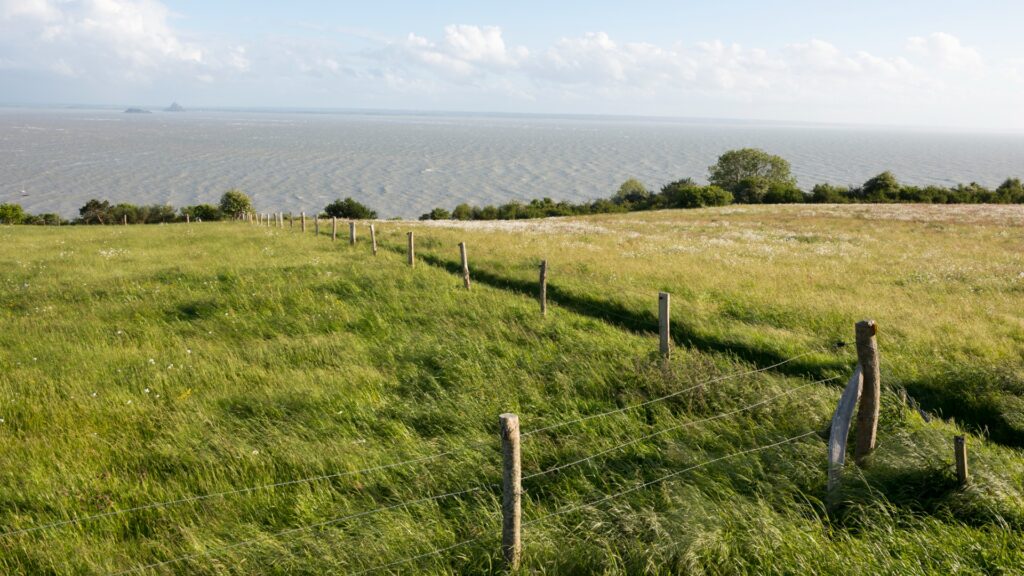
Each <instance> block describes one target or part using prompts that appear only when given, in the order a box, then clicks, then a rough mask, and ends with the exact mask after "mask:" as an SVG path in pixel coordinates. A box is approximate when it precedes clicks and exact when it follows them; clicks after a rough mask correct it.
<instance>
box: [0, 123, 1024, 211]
mask: <svg viewBox="0 0 1024 576" xmlns="http://www.w3.org/2000/svg"><path fill="white" fill-rule="evenodd" d="M745 146H754V147H760V148H764V149H766V150H769V151H771V152H774V153H776V154H781V155H782V156H784V157H785V158H787V159H788V160H789V161H790V162H791V163H792V165H793V170H794V172H795V173H796V175H797V177H798V179H799V183H800V185H801V186H803V187H805V188H810V187H811V186H813V185H814V184H816V183H818V182H823V181H828V182H833V183H837V184H851V183H860V182H863V181H864V180H866V179H867V178H869V177H871V176H873V175H874V174H877V173H878V172H881V171H882V170H885V169H891V170H893V171H894V172H895V173H896V175H897V176H898V177H899V178H900V179H901V180H903V181H905V182H910V183H918V184H927V183H938V184H950V183H956V182H970V181H977V182H980V183H982V184H986V185H989V186H995V185H998V184H999V182H1001V181H1002V180H1003V179H1005V178H1006V177H1008V176H1022V177H1024V135H1020V134H968V133H951V132H926V131H911V130H890V129H867V128H863V129H861V128H850V127H829V126H807V125H803V126H793V125H773V124H753V123H730V122H703V121H684V120H649V121H647V120H635V119H594V118H554V117H538V116H499V117H489V116H456V115H413V114H390V115H389V114H365V113H323V114H320V113H318V114H313V113H284V112H181V113H162V112H154V113H152V114H125V113H123V112H121V111H106V110H99V111H97V110H25V109H0V202H18V203H20V204H21V205H22V206H24V207H25V208H26V209H27V210H29V211H31V212H49V211H58V212H61V213H63V214H64V215H66V216H71V215H74V214H76V213H77V209H78V207H79V206H81V205H82V204H84V203H85V201H86V200H88V199H89V198H92V197H97V198H105V199H109V200H112V201H128V202H135V203H165V202H169V203H171V204H174V205H176V206H181V205H185V204H194V203H198V202H214V201H216V199H217V198H218V197H219V195H220V193H221V192H223V191H224V190H226V189H228V188H232V187H238V188H241V189H243V190H245V191H246V192H248V193H250V194H251V195H252V196H253V198H254V199H255V201H256V204H257V207H258V208H259V209H261V210H264V211H279V210H281V211H288V210H292V211H300V210H305V211H307V212H308V211H312V210H314V209H319V208H322V207H323V206H324V204H326V203H327V202H328V201H330V200H331V199H334V198H338V197H344V196H352V197H354V198H356V199H357V200H360V201H362V202H365V203H367V204H369V205H370V206H372V207H374V208H376V209H377V210H378V211H379V212H380V213H381V215H382V216H416V215H418V214H420V213H422V212H425V211H427V210H428V209H430V208H432V207H434V206H438V205H441V206H447V207H449V208H450V207H452V206H454V205H455V204H457V203H459V202H464V201H465V202H471V203H475V204H485V203H500V202H504V201H507V200H510V199H516V198H517V199H529V198H535V197H541V196H550V197H552V198H555V199H569V200H582V199H592V198H597V197H602V196H608V195H610V194H612V193H613V192H614V191H615V189H616V188H617V187H618V184H619V183H621V182H622V181H623V180H625V179H626V178H629V177H637V178H639V179H640V180H641V181H643V182H645V183H646V184H648V186H650V187H653V188H657V187H660V186H661V185H662V184H664V183H666V182H669V181H671V180H675V179H678V178H682V177H685V176H691V177H694V178H695V179H697V180H703V179H704V178H705V176H706V173H707V166H708V165H709V164H711V163H712V162H714V160H715V158H716V157H717V156H718V154H720V153H722V152H723V151H725V150H728V149H730V148H738V147H745Z"/></svg>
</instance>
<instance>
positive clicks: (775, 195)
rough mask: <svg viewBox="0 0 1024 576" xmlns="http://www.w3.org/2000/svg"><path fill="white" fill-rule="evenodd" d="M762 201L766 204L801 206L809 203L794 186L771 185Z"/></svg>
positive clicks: (801, 191) (802, 193)
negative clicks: (803, 203)
mask: <svg viewBox="0 0 1024 576" xmlns="http://www.w3.org/2000/svg"><path fill="white" fill-rule="evenodd" d="M761 201H762V202H764V203H765V204H800V203H802V202H806V201H807V196H806V195H804V192H803V190H801V189H799V188H797V187H796V186H795V185H793V184H771V185H770V186H768V191H767V192H765V195H764V198H762V199H761Z"/></svg>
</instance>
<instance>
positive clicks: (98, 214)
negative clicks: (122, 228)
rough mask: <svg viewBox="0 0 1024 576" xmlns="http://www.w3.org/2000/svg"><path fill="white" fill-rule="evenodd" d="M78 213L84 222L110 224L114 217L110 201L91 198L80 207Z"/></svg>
mask: <svg viewBox="0 0 1024 576" xmlns="http://www.w3.org/2000/svg"><path fill="white" fill-rule="evenodd" d="M78 215H79V216H80V217H81V218H80V220H81V222H82V223H83V224H110V223H112V222H113V217H112V216H111V214H110V202H107V201H106V200H102V201H101V200H97V199H95V198H93V199H91V200H89V201H88V202H86V203H85V206H82V207H81V208H79V209H78Z"/></svg>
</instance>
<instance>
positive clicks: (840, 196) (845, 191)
mask: <svg viewBox="0 0 1024 576" xmlns="http://www.w3.org/2000/svg"><path fill="white" fill-rule="evenodd" d="M810 201H811V202H815V203H817V204H846V203H848V202H849V201H850V189H849V188H848V187H845V186H833V185H832V184H815V185H814V188H813V189H812V190H811V198H810Z"/></svg>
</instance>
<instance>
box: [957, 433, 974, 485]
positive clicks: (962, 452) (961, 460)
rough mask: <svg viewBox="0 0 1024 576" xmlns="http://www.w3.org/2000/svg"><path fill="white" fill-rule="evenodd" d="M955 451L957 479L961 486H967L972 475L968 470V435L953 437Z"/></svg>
mask: <svg viewBox="0 0 1024 576" xmlns="http://www.w3.org/2000/svg"><path fill="white" fill-rule="evenodd" d="M953 453H954V455H955V456H956V481H957V482H958V483H959V484H960V486H967V484H968V483H969V482H970V481H971V476H970V473H969V472H968V470H967V437H966V436H956V437H954V438H953Z"/></svg>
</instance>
